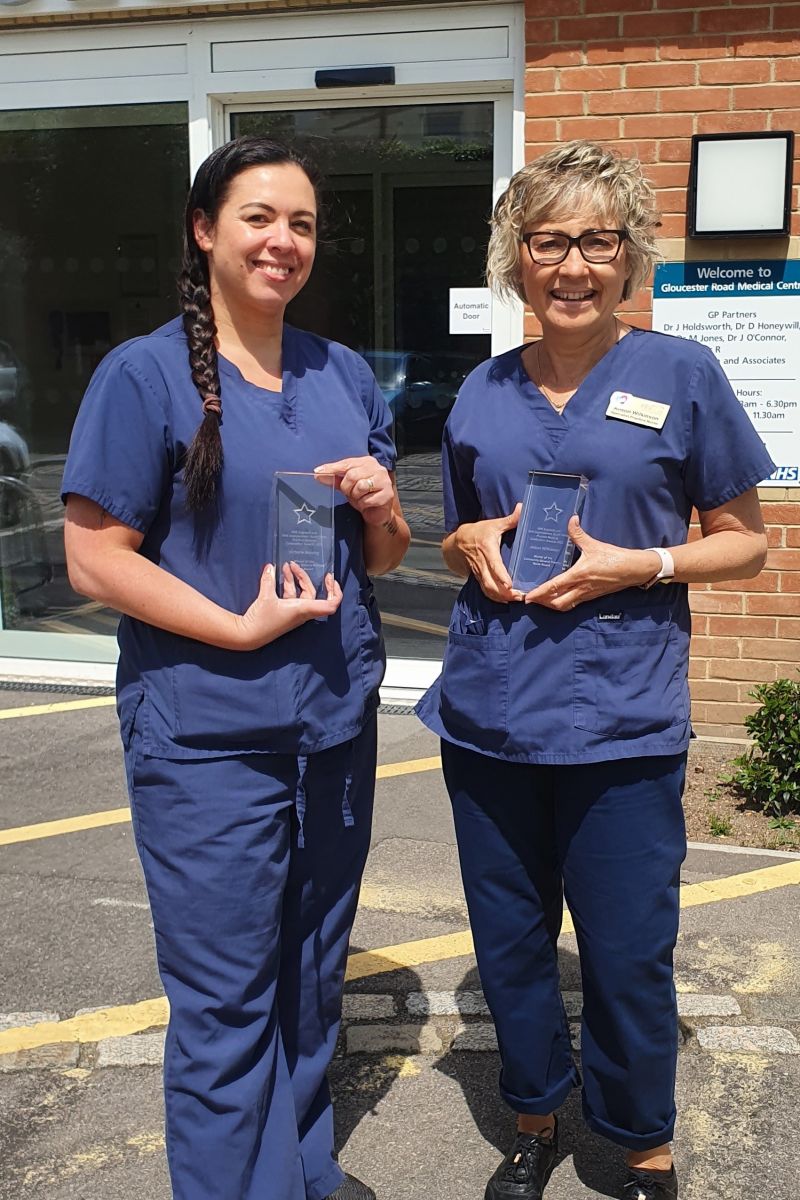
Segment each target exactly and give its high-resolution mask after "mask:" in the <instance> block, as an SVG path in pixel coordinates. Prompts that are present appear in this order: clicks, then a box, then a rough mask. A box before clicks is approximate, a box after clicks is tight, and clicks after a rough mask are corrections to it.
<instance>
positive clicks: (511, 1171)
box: [484, 1121, 558, 1200]
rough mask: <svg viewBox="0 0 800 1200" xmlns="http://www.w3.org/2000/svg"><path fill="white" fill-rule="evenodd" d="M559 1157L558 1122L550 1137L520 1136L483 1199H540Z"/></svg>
mask: <svg viewBox="0 0 800 1200" xmlns="http://www.w3.org/2000/svg"><path fill="white" fill-rule="evenodd" d="M557 1155H558V1121H556V1122H555V1124H554V1126H553V1136H552V1137H551V1138H543V1137H539V1135H538V1134H536V1133H519V1132H518V1133H517V1136H516V1137H515V1138H514V1144H513V1146H512V1147H511V1149H510V1150H509V1152H508V1154H507V1155H506V1156H505V1158H504V1159H503V1161H502V1162H501V1163H500V1166H499V1167H498V1168H497V1170H496V1171H495V1173H494V1175H493V1176H492V1178H491V1179H490V1180H489V1182H488V1183H487V1185H486V1194H485V1196H484V1200H541V1197H542V1193H543V1192H544V1189H545V1184H546V1183H547V1181H548V1179H549V1178H550V1176H551V1175H552V1173H553V1167H554V1166H555V1165H556V1156H557Z"/></svg>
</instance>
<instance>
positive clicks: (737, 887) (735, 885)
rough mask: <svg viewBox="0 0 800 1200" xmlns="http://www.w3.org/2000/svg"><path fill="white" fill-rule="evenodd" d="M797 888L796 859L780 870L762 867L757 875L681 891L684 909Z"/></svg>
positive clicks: (799, 872) (709, 882)
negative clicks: (776, 890)
mask: <svg viewBox="0 0 800 1200" xmlns="http://www.w3.org/2000/svg"><path fill="white" fill-rule="evenodd" d="M797 884H800V860H798V859H793V860H792V861H791V862H785V863H781V864H780V865H779V866H777V867H761V868H760V869H759V870H757V871H744V872H743V873H742V874H741V875H728V876H726V877H725V878H724V879H708V880H706V881H705V883H692V884H689V886H688V887H684V888H681V908H694V907H695V905H697V904H716V903H718V901H720V900H737V899H739V898H740V897H742V896H756V895H759V894H760V893H761V892H771V891H773V889H775V888H782V887H791V886H792V885H797Z"/></svg>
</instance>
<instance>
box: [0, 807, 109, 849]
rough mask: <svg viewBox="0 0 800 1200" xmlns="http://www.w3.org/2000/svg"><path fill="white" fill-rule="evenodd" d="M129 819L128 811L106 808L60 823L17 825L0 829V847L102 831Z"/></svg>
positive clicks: (64, 819) (62, 820)
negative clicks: (62, 835)
mask: <svg viewBox="0 0 800 1200" xmlns="http://www.w3.org/2000/svg"><path fill="white" fill-rule="evenodd" d="M130 819H131V814H130V809H127V808H108V809H106V811H105V812H92V813H84V814H83V815H82V816H80V817H64V818H62V819H61V820H60V821H41V822H39V824H38V825H18V826H17V827H16V829H0V846H15V845H16V844H17V842H36V841H38V840H39V839H40V838H49V837H58V836H59V835H60V834H62V833H80V832H81V831H82V830H84V829H102V828H103V827H104V826H105V825H122V824H123V823H124V822H125V821H130Z"/></svg>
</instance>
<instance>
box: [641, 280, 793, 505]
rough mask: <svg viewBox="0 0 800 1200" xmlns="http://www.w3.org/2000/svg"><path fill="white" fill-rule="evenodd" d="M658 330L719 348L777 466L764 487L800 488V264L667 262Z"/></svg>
mask: <svg viewBox="0 0 800 1200" xmlns="http://www.w3.org/2000/svg"><path fill="white" fill-rule="evenodd" d="M653 329H656V330H659V331H660V332H662V333H671V334H674V335H675V336H677V337H684V338H691V339H692V340H693V341H696V342H703V343H704V344H705V345H706V346H708V347H709V349H711V350H713V351H714V353H715V354H716V355H717V357H718V358H719V361H720V364H721V365H722V367H723V369H724V370H725V373H726V374H727V376H728V379H729V380H730V382H731V386H732V387H733V390H734V391H735V392H736V395H737V396H738V397H739V400H740V401H741V403H742V406H743V407H744V409H745V410H746V412H747V414H748V415H749V417H750V419H751V420H752V422H753V424H754V425H755V427H756V429H757V430H758V432H759V434H760V435H761V437H762V439H763V440H764V442H765V444H766V447H767V449H768V450H769V452H770V454H771V456H772V458H773V459H774V461H775V463H776V464H777V468H778V469H777V470H776V471H775V472H774V473H773V474H772V475H771V477H770V478H769V479H768V480H764V483H765V484H766V485H767V486H769V485H772V486H777V487H781V486H783V487H785V486H786V485H787V484H796V483H800V262H796V261H793V262H783V261H781V260H770V261H754V262H687V263H664V264H662V265H660V266H658V267H657V268H656V276H655V282H654V284H653Z"/></svg>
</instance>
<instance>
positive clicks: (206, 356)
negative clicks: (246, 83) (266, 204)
mask: <svg viewBox="0 0 800 1200" xmlns="http://www.w3.org/2000/svg"><path fill="white" fill-rule="evenodd" d="M281 163H294V164H296V165H297V166H299V167H300V168H301V169H302V170H303V171H304V172H305V173H306V175H307V176H308V179H309V181H310V182H311V185H312V186H313V188H314V192H315V194H316V198H317V207H318V209H319V208H320V207H321V204H320V201H321V196H320V191H321V185H320V178H319V173H318V171H317V170H316V168H315V167H314V166H312V164H311V163H309V162H308V161H307V160H306V159H305V157H303V156H302V155H301V154H299V153H298V152H297V151H296V150H294V149H293V148H292V147H288V146H282V145H280V144H279V143H278V142H273V141H272V140H271V139H269V138H264V137H240V138H236V139H235V140H234V141H232V142H227V143H226V144H225V145H224V146H220V148H219V149H218V150H215V151H214V153H213V154H211V155H210V156H209V157H208V158H207V159H206V160H205V162H204V163H203V164H202V165H201V166H200V169H199V171H198V172H197V175H196V176H195V180H194V183H193V184H192V187H191V190H190V192H189V198H188V201H187V203H186V217H185V227H184V242H183V262H182V264H181V273H180V276H179V277H178V294H179V296H180V300H181V308H182V312H183V327H184V330H185V331H186V340H187V342H188V345H189V367H190V369H191V372H192V383H193V384H194V385H195V387H196V388H197V391H198V393H199V395H200V399H201V401H202V405H203V419H202V421H201V422H200V425H199V427H198V429H197V432H196V433H195V435H194V437H193V439H192V442H191V445H190V446H189V449H188V451H187V452H186V462H185V465H184V473H183V478H184V486H185V488H186V499H187V503H188V505H189V508H190V509H192V510H193V511H194V512H198V513H199V512H201V511H202V510H203V509H205V508H207V507H208V505H210V504H211V503H212V502H213V501H214V499H215V498H216V494H217V485H218V483H219V478H220V475H221V473H222V464H223V459H224V454H223V448H222V435H221V432H220V426H221V425H222V389H221V385H220V379H219V365H218V359H217V346H216V336H217V325H216V321H215V320H214V310H213V308H212V306H211V285H210V278H209V272H208V259H207V258H206V255H205V254H204V252H203V251H202V250H201V249H200V247H199V246H198V245H197V241H196V239H195V234H194V218H195V213H197V212H202V213H204V214H205V216H206V218H207V219H208V220H209V222H211V223H212V224H213V222H214V221H215V220H216V217H217V213H218V212H219V209H220V206H221V204H222V203H223V201H224V199H225V196H226V194H227V191H228V188H229V187H230V184H231V182H232V180H233V179H234V178H235V177H236V176H237V175H238V174H239V173H240V172H241V171H245V170H247V168H248V167H255V166H262V165H265V164H281ZM318 226H319V215H318Z"/></svg>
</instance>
